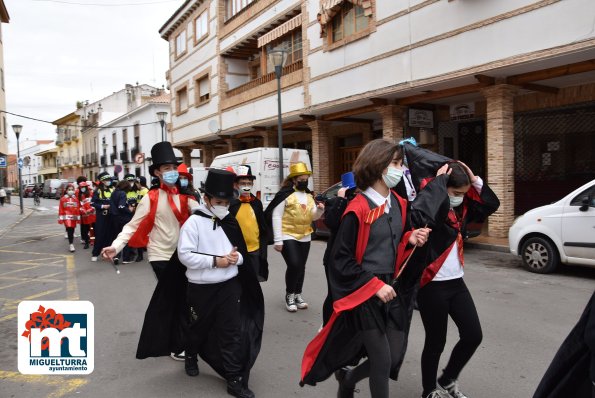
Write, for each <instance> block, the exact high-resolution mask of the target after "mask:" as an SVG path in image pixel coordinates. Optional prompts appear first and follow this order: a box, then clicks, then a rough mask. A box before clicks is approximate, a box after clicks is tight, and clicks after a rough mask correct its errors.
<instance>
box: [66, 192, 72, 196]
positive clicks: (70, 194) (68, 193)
mask: <svg viewBox="0 0 595 398" xmlns="http://www.w3.org/2000/svg"><path fill="white" fill-rule="evenodd" d="M66 194H67V195H68V196H74V191H66Z"/></svg>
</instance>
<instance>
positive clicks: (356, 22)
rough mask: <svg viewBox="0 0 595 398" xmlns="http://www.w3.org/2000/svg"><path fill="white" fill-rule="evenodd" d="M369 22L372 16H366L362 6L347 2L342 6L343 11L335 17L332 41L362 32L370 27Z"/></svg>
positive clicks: (331, 34) (331, 35)
mask: <svg viewBox="0 0 595 398" xmlns="http://www.w3.org/2000/svg"><path fill="white" fill-rule="evenodd" d="M369 24H370V18H369V17H367V16H365V14H364V9H363V8H362V7H360V6H354V5H353V4H352V3H348V2H345V3H344V4H343V6H342V7H341V12H339V13H337V15H335V17H334V18H333V22H332V29H331V33H330V37H331V41H332V42H333V43H335V42H338V41H341V40H343V39H345V38H347V37H349V36H353V35H354V34H356V33H359V32H362V31H364V30H366V28H368V26H369Z"/></svg>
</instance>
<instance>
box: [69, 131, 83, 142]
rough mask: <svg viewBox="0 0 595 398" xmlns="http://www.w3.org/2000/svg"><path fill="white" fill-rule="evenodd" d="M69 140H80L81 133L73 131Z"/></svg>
mask: <svg viewBox="0 0 595 398" xmlns="http://www.w3.org/2000/svg"><path fill="white" fill-rule="evenodd" d="M70 138H72V140H73V141H78V140H79V138H81V133H79V132H78V131H73V132H72V134H71V135H70Z"/></svg>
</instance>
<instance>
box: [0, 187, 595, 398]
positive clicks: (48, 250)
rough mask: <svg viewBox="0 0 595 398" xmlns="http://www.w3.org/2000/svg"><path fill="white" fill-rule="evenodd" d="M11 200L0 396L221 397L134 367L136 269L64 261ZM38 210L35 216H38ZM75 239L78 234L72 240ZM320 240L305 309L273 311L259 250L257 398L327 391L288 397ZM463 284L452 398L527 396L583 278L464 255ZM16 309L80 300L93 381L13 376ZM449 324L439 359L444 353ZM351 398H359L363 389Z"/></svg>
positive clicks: (143, 295)
mask: <svg viewBox="0 0 595 398" xmlns="http://www.w3.org/2000/svg"><path fill="white" fill-rule="evenodd" d="M14 203H17V204H18V198H17V200H16V201H15V198H14V197H13V205H7V206H6V207H4V208H0V238H1V239H0V303H1V308H0V336H1V337H2V338H1V339H0V391H1V392H0V396H2V397H51V398H61V397H112V398H117V397H196V396H199V397H226V396H228V395H227V394H226V392H225V383H224V381H223V380H222V379H221V378H219V377H218V376H216V374H215V372H214V371H213V370H211V369H210V368H209V367H208V366H207V365H206V364H205V363H204V362H203V361H199V367H200V375H199V376H198V377H195V378H191V377H188V376H186V374H185V373H184V365H183V362H177V361H173V360H172V359H170V358H168V357H166V358H151V359H145V360H142V361H139V360H137V359H135V352H136V345H137V343H138V338H139V333H140V329H141V325H142V321H143V317H144V312H145V309H146V307H147V304H148V302H149V299H150V297H151V295H152V293H153V289H154V287H155V282H156V280H155V277H154V275H153V272H152V270H151V267H150V265H149V264H148V262H146V261H144V262H140V263H132V264H126V265H121V266H120V270H121V274H119V275H117V274H116V273H115V272H114V268H113V267H112V266H111V265H110V264H109V263H106V262H103V261H100V262H96V263H93V262H91V261H90V251H89V250H83V249H82V244H80V242H79V239H76V238H75V247H76V249H77V250H76V252H75V253H73V254H71V253H69V252H68V250H67V249H68V244H67V241H66V240H65V239H64V229H63V228H62V226H60V225H58V223H57V221H56V219H57V210H56V208H55V206H57V205H58V201H55V200H47V199H44V200H42V205H41V207H40V208H39V209H37V210H33V211H31V210H29V208H33V206H32V199H29V198H27V199H25V206H26V207H27V211H26V212H25V215H26V218H25V219H24V220H23V221H21V222H20V223H18V224H16V225H14V224H15V223H16V222H17V221H18V220H19V217H18V216H16V214H18V206H15V205H14ZM44 209H45V210H44ZM77 233H78V229H77ZM325 247H326V242H325V241H314V242H313V243H312V248H311V251H310V257H309V261H308V266H307V270H306V282H305V289H304V297H305V298H306V299H307V300H308V302H309V304H310V309H308V310H303V311H299V312H298V313H296V314H290V313H288V312H287V311H286V310H285V306H284V301H283V294H284V282H283V278H284V270H285V265H284V263H283V260H282V258H281V256H280V254H279V253H277V252H275V251H274V250H269V263H270V278H269V280H268V281H267V282H265V283H263V284H262V287H263V291H264V294H265V302H266V318H265V330H264V336H263V343H262V350H261V352H260V356H259V357H258V360H257V362H256V364H255V366H254V368H253V370H252V373H251V380H250V383H251V387H252V389H253V390H254V392H255V394H256V395H257V396H258V397H261V398H273V397H274V398H278V397H289V396H292V397H334V396H336V389H337V383H336V381H335V380H334V379H329V380H327V381H325V382H323V383H320V384H319V385H317V386H316V387H311V386H306V387H303V388H301V387H299V385H298V382H299V376H300V364H301V356H302V353H303V351H304V348H305V346H306V344H307V342H309V341H310V339H311V338H312V337H313V336H314V335H315V334H316V332H317V330H318V328H319V326H320V324H321V307H322V301H323V300H324V296H325V294H326V282H325V278H324V272H323V268H322V265H321V259H322V255H323V252H324V249H325ZM465 259H466V262H465V268H466V273H465V280H466V283H467V285H468V286H469V289H470V290H471V293H472V295H473V297H474V300H475V304H476V306H477V309H478V312H479V316H480V319H481V322H482V327H483V334H484V338H483V342H482V344H481V346H480V348H479V349H478V351H477V353H476V354H475V356H474V357H473V359H472V360H471V362H470V363H469V364H468V366H467V367H466V368H465V369H464V371H463V373H462V375H461V378H460V385H461V390H462V391H463V392H465V393H466V394H468V395H469V396H470V397H479V398H497V397H510V398H513V397H515V398H516V397H518V398H524V397H531V396H532V394H533V392H534V390H535V388H536V386H537V384H538V382H539V380H540V378H541V376H542V375H543V373H544V372H545V369H546V368H547V366H548V365H549V363H550V361H551V359H552V358H553V356H554V353H555V352H556V350H557V349H558V347H559V345H560V344H561V342H562V341H563V339H564V338H565V337H566V335H567V334H568V332H569V331H570V329H571V328H572V327H573V326H574V324H575V323H576V321H577V320H578V318H579V316H580V314H581V312H582V311H583V308H584V306H585V304H586V303H587V301H588V299H589V297H590V296H591V294H592V293H593V289H594V287H595V269H581V268H575V267H566V268H563V269H562V271H561V272H559V273H557V274H553V275H537V274H532V273H528V272H526V271H524V270H523V269H521V267H520V260H518V259H517V258H514V257H513V256H511V255H509V254H506V253H497V252H490V251H484V250H478V249H473V250H472V249H469V250H468V251H467V252H466V255H465ZM23 299H29V300H34V299H41V300H64V299H70V300H76V299H80V300H89V301H91V302H92V303H93V304H94V306H95V334H96V339H95V370H94V372H93V373H92V374H90V375H88V376H72V377H64V376H27V375H21V374H20V373H19V372H18V370H17V320H16V307H17V305H18V302H19V301H20V300H23ZM423 336H424V332H423V327H422V325H421V321H420V319H419V314H418V313H417V312H415V313H414V318H413V324H412V327H411V333H410V341H409V349H408V352H407V356H406V359H405V363H404V365H403V367H402V369H401V373H400V379H399V381H398V382H391V393H390V395H391V397H411V398H413V397H419V396H420V394H421V376H420V356H421V350H422V347H423ZM456 338H457V332H456V328H455V327H454V325H453V324H452V322H450V324H449V335H448V341H447V347H446V349H445V353H446V354H445V355H443V357H442V362H441V364H442V365H443V364H445V363H446V361H447V359H448V357H447V354H448V353H449V352H450V350H451V349H452V346H453V344H454V343H455V342H456ZM358 388H359V390H360V393H359V394H356V397H358V398H365V397H369V396H370V395H369V388H368V386H367V382H366V383H362V384H361V385H358Z"/></svg>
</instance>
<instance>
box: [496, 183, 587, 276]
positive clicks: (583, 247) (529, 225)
mask: <svg viewBox="0 0 595 398" xmlns="http://www.w3.org/2000/svg"><path fill="white" fill-rule="evenodd" d="M508 242H509V246H510V252H511V253H512V254H515V255H519V256H521V258H522V260H523V266H524V267H525V268H526V269H527V270H529V271H531V272H536V273H540V274H547V273H550V272H554V271H555V270H556V268H557V267H558V266H559V264H560V263H563V264H576V265H583V266H589V267H595V180H593V181H591V182H589V183H587V184H585V185H583V186H582V187H580V188H578V189H577V190H575V191H573V192H572V193H570V194H569V195H567V196H565V197H564V198H562V199H561V200H559V201H557V202H554V203H552V204H550V205H547V206H541V207H538V208H536V209H533V210H530V211H528V212H527V213H525V214H523V215H522V216H520V217H518V218H517V219H516V220H515V221H514V223H513V224H512V226H511V227H510V230H509V231H508Z"/></svg>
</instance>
